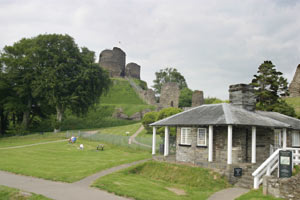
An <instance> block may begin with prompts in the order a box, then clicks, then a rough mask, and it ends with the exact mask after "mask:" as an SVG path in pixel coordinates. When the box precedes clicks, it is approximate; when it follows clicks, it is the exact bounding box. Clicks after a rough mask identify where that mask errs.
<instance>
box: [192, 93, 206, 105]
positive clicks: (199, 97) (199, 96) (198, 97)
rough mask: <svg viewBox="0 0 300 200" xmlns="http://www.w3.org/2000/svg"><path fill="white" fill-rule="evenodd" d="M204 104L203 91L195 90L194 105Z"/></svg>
mask: <svg viewBox="0 0 300 200" xmlns="http://www.w3.org/2000/svg"><path fill="white" fill-rule="evenodd" d="M203 104H204V97H203V91H199V90H195V91H194V92H193V96H192V107H197V106H201V105H203Z"/></svg>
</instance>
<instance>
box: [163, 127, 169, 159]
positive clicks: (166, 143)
mask: <svg viewBox="0 0 300 200" xmlns="http://www.w3.org/2000/svg"><path fill="white" fill-rule="evenodd" d="M168 155H169V127H168V126H166V127H165V151H164V156H168Z"/></svg>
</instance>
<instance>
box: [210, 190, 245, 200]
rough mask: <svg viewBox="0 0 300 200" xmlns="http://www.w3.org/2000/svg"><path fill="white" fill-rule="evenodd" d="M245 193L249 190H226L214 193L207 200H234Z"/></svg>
mask: <svg viewBox="0 0 300 200" xmlns="http://www.w3.org/2000/svg"><path fill="white" fill-rule="evenodd" d="M247 192H249V189H245V188H237V187H234V188H228V189H224V190H220V191H219V192H216V193H214V194H213V195H211V196H210V197H209V198H208V199H207V200H234V199H235V198H237V197H239V196H241V195H243V194H245V193H247Z"/></svg>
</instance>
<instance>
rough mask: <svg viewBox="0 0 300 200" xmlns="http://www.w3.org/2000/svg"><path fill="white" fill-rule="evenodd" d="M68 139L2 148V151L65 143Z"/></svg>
mask: <svg viewBox="0 0 300 200" xmlns="http://www.w3.org/2000/svg"><path fill="white" fill-rule="evenodd" d="M67 140H68V139H63V140H55V141H49V142H40V143H34V144H26V145H20V146H13V147H2V148H0V150H2V149H18V148H24V147H31V146H36V145H41V144H49V143H56V142H65V141H67Z"/></svg>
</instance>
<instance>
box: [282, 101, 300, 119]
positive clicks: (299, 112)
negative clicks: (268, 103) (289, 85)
mask: <svg viewBox="0 0 300 200" xmlns="http://www.w3.org/2000/svg"><path fill="white" fill-rule="evenodd" d="M284 100H285V101H286V102H287V104H289V105H290V106H292V107H293V108H294V109H295V111H296V113H297V115H298V116H300V97H286V98H284Z"/></svg>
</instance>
